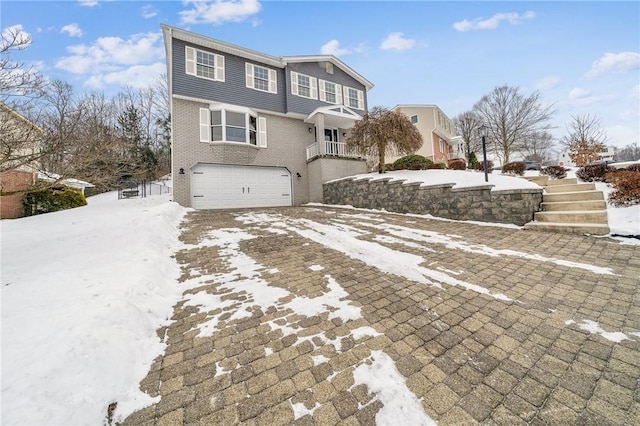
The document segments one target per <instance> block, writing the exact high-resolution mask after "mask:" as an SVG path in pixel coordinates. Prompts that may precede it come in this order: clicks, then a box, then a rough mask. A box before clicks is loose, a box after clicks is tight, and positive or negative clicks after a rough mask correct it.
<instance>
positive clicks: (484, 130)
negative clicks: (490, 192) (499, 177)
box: [478, 124, 489, 182]
mask: <svg viewBox="0 0 640 426" xmlns="http://www.w3.org/2000/svg"><path fill="white" fill-rule="evenodd" d="M488 130H489V128H488V127H487V126H485V125H484V124H482V125H481V126H480V127H479V128H478V131H479V132H480V136H481V137H482V168H483V170H484V181H485V182H489V172H488V170H487V169H488V167H487V141H486V138H487V131H488Z"/></svg>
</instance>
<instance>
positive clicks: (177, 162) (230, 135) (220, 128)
mask: <svg viewBox="0 0 640 426" xmlns="http://www.w3.org/2000/svg"><path fill="white" fill-rule="evenodd" d="M161 27H162V31H163V36H164V44H165V50H166V54H167V78H168V86H169V92H170V96H171V99H170V105H171V118H172V174H173V180H174V182H173V185H174V187H173V191H174V200H175V201H176V202H178V203H179V204H181V205H183V206H189V207H193V208H196V209H219V208H238V207H273V206H291V205H300V204H303V203H306V202H309V201H321V200H322V183H323V182H326V181H328V180H331V179H337V178H340V177H344V176H349V175H353V174H358V173H364V172H366V163H365V161H364V159H360V158H356V157H354V156H350V155H349V153H348V152H346V150H345V144H344V140H345V138H346V137H347V135H348V133H349V129H350V128H351V127H352V126H353V124H354V123H355V122H356V121H357V120H359V119H360V118H361V116H362V114H364V112H365V111H366V109H367V91H368V90H369V89H371V88H372V87H373V85H372V84H371V83H370V82H369V81H368V80H367V79H365V78H364V77H362V76H361V75H360V74H358V73H357V72H355V71H354V70H353V69H351V68H350V67H349V66H347V65H346V64H345V63H344V62H342V61H341V60H339V59H338V58H336V57H335V56H332V55H315V56H281V57H275V56H270V55H267V54H264V53H260V52H256V51H253V50H250V49H246V48H244V47H239V46H235V45H232V44H229V43H226V42H222V41H219V40H215V39H212V38H209V37H205V36H202V35H199V34H195V33H192V32H189V31H185V30H182V29H179V28H175V27H171V26H167V25H162V26H161Z"/></svg>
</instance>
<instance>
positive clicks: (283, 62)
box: [160, 24, 373, 90]
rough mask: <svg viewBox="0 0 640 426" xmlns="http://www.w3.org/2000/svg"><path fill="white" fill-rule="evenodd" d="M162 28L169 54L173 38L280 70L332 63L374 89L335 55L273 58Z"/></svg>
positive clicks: (177, 30) (224, 43) (181, 30)
mask: <svg viewBox="0 0 640 426" xmlns="http://www.w3.org/2000/svg"><path fill="white" fill-rule="evenodd" d="M160 27H161V28H162V31H163V32H164V33H165V37H164V40H165V50H166V51H167V53H168V52H169V46H168V43H169V40H170V39H171V38H172V37H173V38H175V39H178V40H182V41H186V42H188V43H193V44H197V45H200V46H204V47H208V48H210V49H215V50H218V51H220V52H224V53H229V54H231V55H235V56H239V57H241V58H245V59H250V60H252V61H256V62H262V63H264V64H267V65H271V66H274V67H278V68H284V67H286V66H287V64H289V63H300V62H331V63H332V64H333V65H335V66H337V67H338V68H340V69H341V70H343V71H344V72H346V73H347V74H348V75H350V76H351V77H353V78H354V79H356V80H357V81H358V82H360V83H362V85H363V86H365V87H366V89H367V90H370V89H371V88H372V87H373V83H371V82H370V81H369V80H367V79H366V78H364V77H363V76H362V75H360V74H358V73H357V72H356V71H355V70H353V69H352V68H351V67H349V66H348V65H347V64H345V63H344V62H342V61H341V60H340V59H338V58H336V57H335V56H333V55H303V56H280V57H278V56H271V55H267V54H265V53H261V52H257V51H255V50H251V49H247V48H244V47H240V46H236V45H234V44H231V43H227V42H224V41H220V40H216V39H213V38H210V37H205V36H203V35H200V34H196V33H192V32H190V31H186V30H183V29H180V28H176V27H172V26H170V25H165V24H161V25H160Z"/></svg>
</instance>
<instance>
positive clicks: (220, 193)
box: [191, 164, 292, 209]
mask: <svg viewBox="0 0 640 426" xmlns="http://www.w3.org/2000/svg"><path fill="white" fill-rule="evenodd" d="M291 201H292V197H291V173H289V171H288V170H287V169H285V168H282V167H258V166H233V165H225V164H199V165H197V166H195V167H194V168H193V169H192V170H191V207H193V208H194V209H233V208H240V207H280V206H290V205H291V204H292V202H291Z"/></svg>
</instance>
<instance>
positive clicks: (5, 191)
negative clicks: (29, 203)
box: [0, 103, 44, 219]
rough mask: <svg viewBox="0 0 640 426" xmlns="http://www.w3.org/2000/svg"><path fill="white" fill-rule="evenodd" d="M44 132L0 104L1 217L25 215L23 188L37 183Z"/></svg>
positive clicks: (10, 217)
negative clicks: (38, 160)
mask: <svg viewBox="0 0 640 426" xmlns="http://www.w3.org/2000/svg"><path fill="white" fill-rule="evenodd" d="M43 133H44V132H43V131H42V129H40V127H38V126H37V125H35V124H34V123H32V122H31V121H29V120H28V119H27V118H25V117H23V116H22V115H20V114H18V113H17V112H16V111H14V110H13V109H11V108H9V107H8V106H6V105H4V104H3V103H0V142H1V145H2V146H1V147H0V150H1V151H0V155H1V159H2V164H1V168H0V219H15V218H19V217H22V216H24V206H23V204H22V197H23V195H24V191H25V190H27V189H28V188H29V187H30V186H31V185H33V184H34V183H35V182H36V179H37V169H38V166H39V165H38V162H37V158H38V153H39V152H40V142H41V140H42V136H43Z"/></svg>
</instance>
